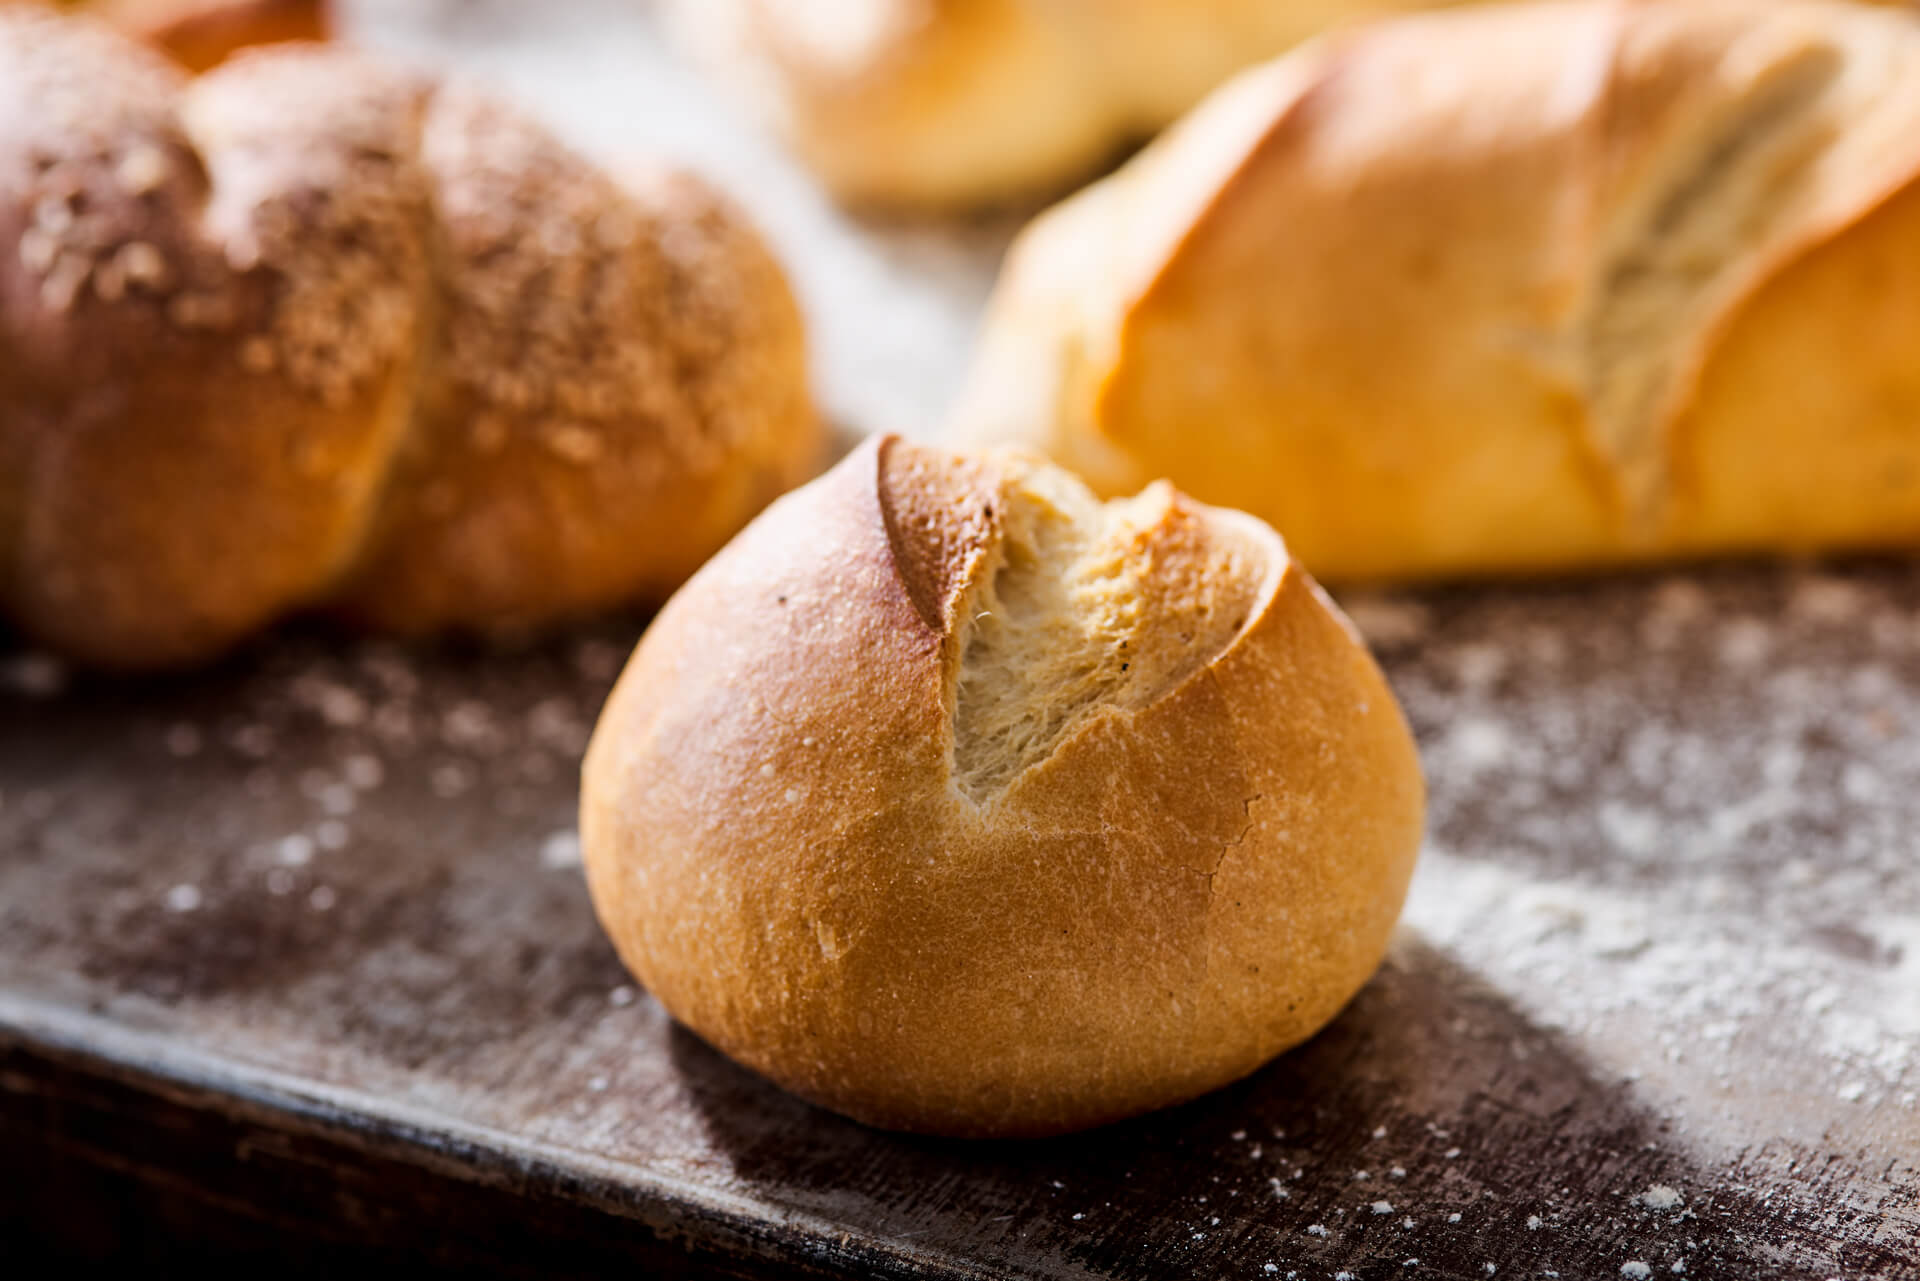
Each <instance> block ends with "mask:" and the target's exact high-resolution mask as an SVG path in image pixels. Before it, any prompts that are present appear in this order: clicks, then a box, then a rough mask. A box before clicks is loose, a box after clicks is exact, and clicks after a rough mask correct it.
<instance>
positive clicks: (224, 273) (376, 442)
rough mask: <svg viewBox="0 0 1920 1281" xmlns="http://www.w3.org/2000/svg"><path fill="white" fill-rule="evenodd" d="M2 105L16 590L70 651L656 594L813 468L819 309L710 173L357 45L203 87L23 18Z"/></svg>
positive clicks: (495, 622)
mask: <svg viewBox="0 0 1920 1281" xmlns="http://www.w3.org/2000/svg"><path fill="white" fill-rule="evenodd" d="M0 96H4V97H6V98H8V99H11V100H12V101H13V102H14V107H13V108H12V109H11V110H9V111H8V112H7V115H6V117H5V118H6V119H7V120H8V122H9V123H8V125H7V127H6V129H5V130H4V131H0V244H6V245H8V246H11V247H12V252H11V253H10V254H9V255H8V256H7V258H6V260H5V261H4V262H0V415H3V416H0V462H4V463H5V464H6V467H5V469H4V471H3V472H0V566H4V569H3V570H0V608H4V610H5V611H6V612H7V613H9V614H11V615H12V616H13V617H14V618H15V619H16V620H17V621H19V622H20V623H22V624H23V625H24V626H25V628H26V629H27V631H28V632H29V633H31V634H33V635H36V636H38V637H39V638H40V639H42V640H43V641H45V642H46V643H49V644H51V645H53V646H55V647H56V648H59V649H61V650H63V651H65V652H67V653H69V654H72V655H74V656H76V657H78V658H81V659H84V660H86V661H90V662H95V663H100V664H104V665H111V666H127V667H141V666H157V665H164V664H172V663H181V662H191V661H196V660H199V659H202V658H205V657H208V656H210V655H212V654H214V653H217V652H219V650H221V649H222V648H224V647H225V646H227V645H229V644H231V643H232V642H233V641H234V640H236V639H237V638H238V637H239V636H241V635H243V634H244V633H245V632H247V631H248V630H250V629H252V628H255V627H257V626H259V625H261V624H262V623H264V622H266V621H269V620H271V619H272V618H274V617H276V616H279V615H281V614H284V613H286V612H287V611H289V610H292V609H295V608H301V607H308V606H313V605H318V604H322V603H328V602H332V603H336V604H337V605H338V606H339V607H340V608H342V609H344V610H346V611H347V612H350V613H352V614H355V615H357V616H360V617H362V618H365V619H366V620H367V621H369V622H372V623H375V624H378V625H381V626H385V627H389V628H394V629H398V630H405V631H424V630H434V629H444V628H474V627H493V626H503V625H510V626H519V625H525V624H528V623H536V622H540V621H543V620H547V619H551V618H554V617H557V616H562V615H566V614H572V613H577V612H581V611H584V610H591V609H596V608H604V607H606V606H609V605H612V604H616V603H621V602H626V601H633V600H644V599H647V598H649V597H651V598H654V599H658V598H660V597H662V596H664V595H665V594H666V593H667V592H668V591H670V590H671V589H672V587H673V586H674V585H675V584H676V583H677V582H678V581H679V580H680V579H681V578H684V576H685V575H686V574H687V573H690V572H691V571H692V569H693V567H694V566H695V565H697V564H698V563H699V561H700V559H702V558H703V557H704V556H705V555H707V554H709V553H710V552H711V551H712V550H713V549H715V548H717V547H718V546H719V545H720V544H721V543H723V542H724V541H725V540H726V538H727V537H728V536H729V535H730V534H731V533H732V532H733V530H734V529H736V528H738V526H739V525H740V524H741V523H743V522H744V521H745V520H746V518H747V517H748V516H750V515H751V514H752V513H753V512H754V511H756V510H758V508H759V507H760V506H762V505H764V503H765V502H766V501H767V499H768V498H770V497H771V496H772V494H773V493H775V492H777V491H778V490H779V489H781V488H785V487H786V486H788V485H790V484H792V483H795V482H796V481H797V480H799V479H800V478H801V476H802V475H803V474H804V472H805V470H806V469H807V468H808V467H809V466H810V464H811V462H812V459H813V457H814V453H815V450H816V448H817V442H818V433H817V427H816V424H815V422H814V419H813V416H812V412H811V409H810V406H809V404H808V400H807V393H806V374H805V367H804V366H805V359H804V349H803V340H802V336H801V327H800V319H799V316H798V313H797V310H796V308H795V306H794V303H793V299H792V297H791V295H790V293H789V292H788V290H787V287H786V284H785V281H784V279H783V278H782V277H781V274H780V272H779V269H778V268H777V266H776V265H775V264H774V263H773V262H772V260H771V259H770V258H769V257H768V255H767V254H766V251H765V250H764V249H763V248H762V247H761V246H760V244H759V242H758V240H757V239H756V238H755V237H754V236H753V234H752V233H751V232H750V231H749V230H747V229H746V228H745V226H744V225H743V223H742V222H741V220H740V218H739V217H738V215H737V214H735V213H734V212H733V211H732V210H731V209H730V208H729V207H727V206H725V205H724V204H723V203H721V202H720V201H718V200H717V198H715V197H714V196H712V195H711V194H710V193H708V192H707V191H706V190H705V189H704V188H702V187H700V186H699V184H697V183H695V182H693V181H692V180H691V179H686V178H682V177H663V178H660V179H658V180H650V181H649V182H647V183H645V184H635V185H634V186H633V187H632V189H628V188H623V187H621V186H620V185H618V184H616V183H615V182H614V181H613V180H612V179H610V178H609V177H607V176H606V175H605V174H603V173H601V172H600V171H598V170H596V169H595V168H594V167H592V166H591V165H589V164H588V163H587V162H586V161H584V160H582V159H580V158H578V157H577V156H575V155H573V154H572V153H571V152H568V151H567V150H566V149H565V148H563V147H560V146H559V145H558V144H556V143H554V142H553V141H552V140H551V139H550V138H548V137H547V136H546V135H545V134H544V133H542V132H540V131H539V130H537V129H535V128H534V127H532V126H531V125H529V124H527V123H525V122H524V121H522V120H520V119H519V118H517V117H515V116H514V115H513V114H512V113H511V112H508V111H507V110H505V109H504V108H500V107H497V106H494V105H492V104H489V103H486V102H485V101H484V100H483V99H481V98H479V97H477V96H475V95H473V94H471V93H469V92H468V91H467V90H465V89H464V88H461V87H458V86H451V87H440V86H436V85H433V84H430V83H427V82H424V81H421V80H419V79H416V78H415V77H413V76H410V75H406V74H402V73H399V72H395V71H391V70H388V69H385V68H383V67H381V66H379V65H378V64H375V63H371V62H369V61H367V60H366V59H364V58H360V57H357V56H355V55H352V54H348V53H344V52H333V51H327V50H322V49H318V48H314V47H299V48H293V47H290V48H288V49H285V50H274V51H270V52H264V53H257V54H253V55H249V56H247V57H244V58H241V59H238V60H236V61H234V62H232V63H230V64H228V65H226V66H224V67H222V68H221V69H220V70H219V71H217V72H214V73H211V74H209V75H208V76H205V77H203V78H201V79H199V80H196V81H191V82H188V81H184V80H183V79H182V78H181V77H180V76H179V74H178V73H177V72H175V71H173V70H172V69H171V68H170V67H169V66H167V65H166V64H165V63H163V62H162V61H161V60H159V59H158V58H157V57H155V56H154V55H151V54H148V53H145V52H143V51H141V50H140V49H138V48H136V47H134V46H132V45H129V44H127V43H126V42H125V41H123V40H121V39H120V38H118V37H115V36H114V35H112V34H111V33H109V32H108V31H107V30H106V29H105V28H104V27H101V26H98V25H95V24H93V23H90V22H86V21H81V20H75V19H65V18H57V17H53V16H51V15H47V14H44V13H38V12H35V11H32V10H25V9H22V10H8V11H5V12H3V13H0Z"/></svg>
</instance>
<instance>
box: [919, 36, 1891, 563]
mask: <svg viewBox="0 0 1920 1281" xmlns="http://www.w3.org/2000/svg"><path fill="white" fill-rule="evenodd" d="M957 419H958V422H957V428H956V435H957V438H959V439H962V440H966V441H970V442H981V441H1004V440H1013V441H1018V442H1022V443H1025V444H1027V445H1029V446H1031V447H1035V448H1038V449H1041V450H1043V451H1045V452H1047V453H1050V454H1051V455H1053V456H1054V457H1055V458H1057V459H1059V460H1060V461H1062V462H1064V463H1067V464H1068V465H1070V466H1072V467H1074V468H1076V469H1078V470H1080V471H1081V472H1082V473H1083V474H1084V475H1086V476H1087V477H1088V478H1089V479H1090V480H1091V481H1092V482H1093V484H1094V486H1095V488H1096V489H1099V490H1101V491H1103V492H1107V493H1120V492H1126V491H1129V490H1131V489H1133V488H1135V487H1137V486H1138V485H1139V484H1141V483H1142V482H1143V481H1144V480H1146V479H1149V478H1152V477H1157V476H1168V477H1171V478H1172V479H1173V480H1174V481H1175V482H1176V483H1178V484H1180V485H1181V486H1183V487H1185V488H1187V489H1188V490H1190V491H1191V492H1193V493H1194V494H1196V495H1198V496H1199V497H1201V498H1203V499H1206V500H1207V501H1210V502H1218V503H1224V504H1231V505H1234V506H1238V507H1243V508H1245V509H1247V510H1249V511H1251V512H1253V513H1255V514H1257V515H1259V516H1262V517H1264V518H1266V519H1267V520H1269V521H1271V522H1273V523H1274V524H1275V525H1276V526H1277V527H1278V528H1279V529H1280V530H1281V532H1282V533H1283V534H1285V536H1286V538H1287V540H1288V543H1289V545H1290V546H1291V547H1292V548H1293V550H1294V553H1295V555H1297V556H1298V557H1299V558H1300V559H1301V561H1302V562H1303V563H1304V564H1306V565H1307V566H1308V567H1309V568H1311V569H1312V570H1313V572H1314V573H1316V574H1318V575H1320V576H1322V577H1326V578H1337V579H1355V578H1388V577H1404V576H1418V575H1453V574H1477V573H1488V572H1516V571H1544V570H1557V569H1562V568H1567V567H1579V566H1593V565H1603V564H1609V563H1617V562H1624V561H1636V560H1644V559H1650V558H1655V557H1669V556H1698V555H1706V554H1720V553H1728V552H1739V551H1748V550H1808V549H1817V548H1828V547H1857V546H1871V545H1883V544H1884V545H1892V544H1909V543H1912V542H1913V541H1915V540H1916V538H1920V22H1916V20H1915V18H1914V17H1912V16H1910V15H1909V14H1907V13H1904V12H1896V11H1892V10H1885V9H1871V8H1863V7H1856V6H1850V5H1845V4H1835V3H1819V2H1817V0H1804V2H1795V3H1777V4H1768V5H1755V4H1751V3H1723V2H1713V0H1696V2H1694V3H1687V4H1660V3H1617V2H1616V3H1598V2H1581V3H1555V4H1526V5H1512V6H1496V7H1490V8H1486V9H1477V10H1472V11H1462V12H1458V13H1451V14H1442V15H1430V16H1425V17H1413V18H1405V19H1400V20H1397V21H1394V22H1388V23H1383V24H1380V25H1378V26H1375V27H1371V28H1368V29H1364V30H1360V31H1356V32H1353V33H1351V34H1347V35H1342V36H1338V37H1335V38H1330V39H1327V40H1324V41H1322V42H1319V43H1317V44H1315V45H1313V46H1311V47H1309V48H1306V49H1303V50H1301V51H1299V52H1298V53H1296V54H1293V55H1291V56H1289V57H1286V58H1283V59H1281V60H1279V61H1277V62H1275V63H1273V64H1271V65H1269V66H1266V67H1263V68H1260V69H1258V70H1256V71H1253V72H1250V73H1248V74H1247V75H1246V76H1245V77H1244V78H1242V79H1240V80H1238V81H1237V82H1235V83H1234V84H1232V85H1231V86H1230V87H1228V88H1225V89H1223V90H1221V92H1220V93H1219V94H1218V95H1216V96H1215V97H1214V98H1212V99H1211V100H1210V101H1209V102H1208V103H1207V104H1206V105H1205V106H1203V107H1202V108H1200V109H1199V110H1198V111H1197V112H1195V113H1194V115H1193V116H1192V117H1190V118H1189V119H1188V120H1186V121H1185V122H1183V123H1182V124H1181V125H1180V126H1179V127H1178V128H1177V129H1175V130H1174V131H1172V132H1171V133H1170V134H1169V135H1168V136H1167V137H1166V138H1164V139H1163V140H1162V141H1161V142H1159V143H1158V144H1156V145H1155V146H1154V147H1152V148H1151V149H1149V150H1148V151H1147V152H1145V153H1143V154H1142V155H1141V156H1140V157H1139V158H1137V159H1136V160H1135V161H1134V162H1133V163H1132V164H1130V165H1128V166H1127V167H1126V168H1125V169H1123V170H1122V171H1120V172H1119V173H1118V174H1116V175H1115V176H1114V177H1113V178H1111V179H1109V180H1107V181H1105V182H1103V183H1100V184H1098V185H1097V186H1095V187H1093V188H1090V189H1089V190H1087V191H1086V192H1084V193H1082V194H1080V195H1078V196H1075V197H1074V198H1072V199H1071V200H1069V201H1067V202H1066V203H1064V204H1063V205H1061V206H1060V207H1059V208H1057V209H1055V210H1053V211H1052V212H1050V213H1048V214H1046V215H1044V216H1043V217H1042V218H1040V219H1039V220H1038V221H1037V222H1036V223H1035V224H1034V225H1033V226H1032V227H1031V228H1030V229H1029V230H1027V231H1026V232H1025V233H1024V234H1023V235H1022V237H1021V238H1020V241H1019V243H1018V244H1017V245H1016V247H1015V248H1014V250H1013V252H1012V254H1011V258H1010V261H1009V263H1008V265H1007V268H1006V270H1005V274H1004V276H1003V278H1002V280H1001V282H1000V284H999V286H998V289H997V291H996V295H995V298H994V301H993V303H992V305H991V309H990V314H989V317H988V320H987V325H986V332H985V335H984V337H983V339H982V343H981V354H980V357H979V361H978V365H977V368H976V370H975V374H974V377H973V379H972V382H971V385H970V388H969V390H968V392H967V394H966V396H965V397H964V403H963V405H962V406H961V409H960V411H959V414H958V416H957Z"/></svg>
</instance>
